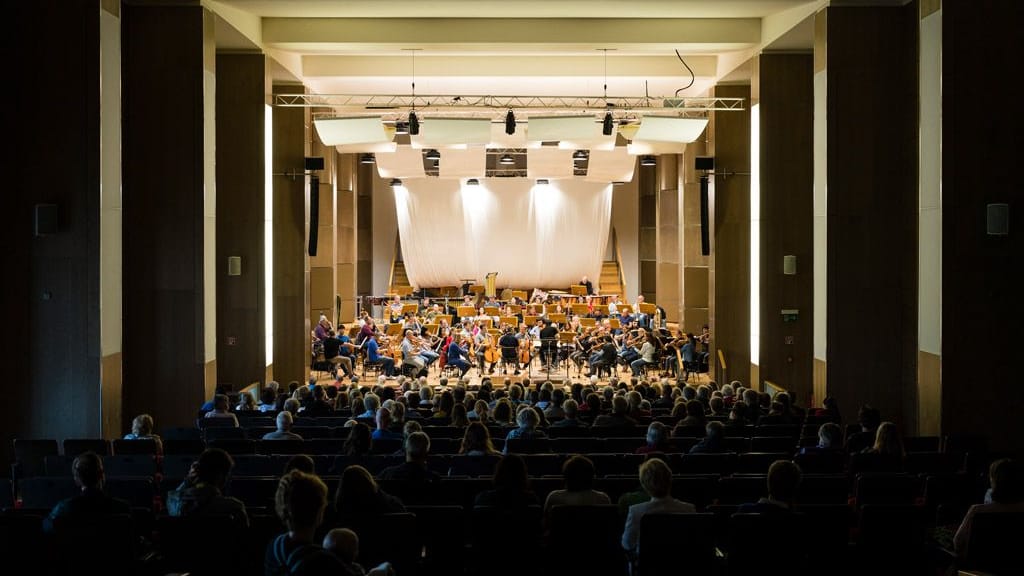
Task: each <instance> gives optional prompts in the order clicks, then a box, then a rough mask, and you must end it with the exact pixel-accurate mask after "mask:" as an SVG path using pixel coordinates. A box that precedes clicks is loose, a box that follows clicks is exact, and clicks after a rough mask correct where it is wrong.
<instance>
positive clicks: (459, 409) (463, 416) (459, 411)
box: [448, 403, 469, 428]
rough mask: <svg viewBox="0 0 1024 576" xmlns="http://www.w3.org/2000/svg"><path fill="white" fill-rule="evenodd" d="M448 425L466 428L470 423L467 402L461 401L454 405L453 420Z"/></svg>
mask: <svg viewBox="0 0 1024 576" xmlns="http://www.w3.org/2000/svg"><path fill="white" fill-rule="evenodd" d="M448 425H449V426H455V427H456V428H465V427H466V426H468V425H469V412H467V411H466V405H465V404H461V403H460V404H456V405H455V406H453V407H452V415H451V421H450V422H449V423H448Z"/></svg>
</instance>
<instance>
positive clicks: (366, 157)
mask: <svg viewBox="0 0 1024 576" xmlns="http://www.w3.org/2000/svg"><path fill="white" fill-rule="evenodd" d="M375 161H376V160H375V159H374V157H373V154H363V155H362V156H360V157H359V163H360V164H373V163H374V162H375Z"/></svg>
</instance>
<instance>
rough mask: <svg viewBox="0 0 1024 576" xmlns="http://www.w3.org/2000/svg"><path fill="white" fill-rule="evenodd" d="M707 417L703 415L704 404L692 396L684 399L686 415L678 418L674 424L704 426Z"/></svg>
mask: <svg viewBox="0 0 1024 576" xmlns="http://www.w3.org/2000/svg"><path fill="white" fill-rule="evenodd" d="M705 424H707V418H705V416H704V404H703V403H702V402H701V401H700V400H697V399H696V398H694V399H693V400H687V401H686V417H685V418H683V419H682V420H680V421H679V422H678V423H677V424H676V426H682V427H684V428H685V427H687V426H704V425H705Z"/></svg>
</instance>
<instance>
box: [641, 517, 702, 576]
mask: <svg viewBox="0 0 1024 576" xmlns="http://www.w3.org/2000/svg"><path fill="white" fill-rule="evenodd" d="M681 542H685V543H686V558H685V559H683V558H681V557H680V554H679V544H680V543H681ZM717 565H718V559H717V557H716V551H715V515H714V514H711V513H698V514H645V515H644V517H643V518H642V519H641V520H640V538H639V540H638V549H637V560H636V566H637V569H638V573H639V574H640V575H641V576H657V575H660V574H672V573H676V572H678V571H679V569H680V567H683V566H685V568H686V571H687V572H690V571H693V573H695V574H713V573H716V572H717V569H716V567H717Z"/></svg>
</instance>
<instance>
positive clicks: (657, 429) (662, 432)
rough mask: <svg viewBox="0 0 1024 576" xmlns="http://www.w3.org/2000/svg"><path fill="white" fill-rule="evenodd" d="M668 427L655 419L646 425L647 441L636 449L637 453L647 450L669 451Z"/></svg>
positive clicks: (647, 451) (644, 452)
mask: <svg viewBox="0 0 1024 576" xmlns="http://www.w3.org/2000/svg"><path fill="white" fill-rule="evenodd" d="M669 451H670V446H669V444H668V427H667V426H665V424H663V423H661V422H658V421H657V420H655V421H654V422H651V423H650V424H649V425H648V426H647V442H646V443H645V444H644V445H643V446H641V447H639V448H637V449H636V453H637V454H647V453H649V452H669Z"/></svg>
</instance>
